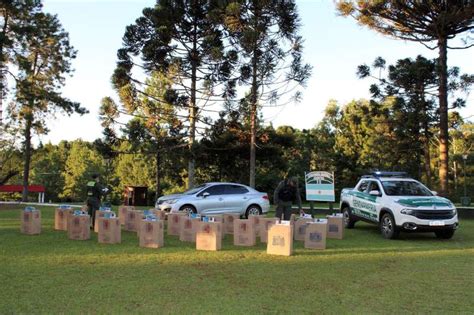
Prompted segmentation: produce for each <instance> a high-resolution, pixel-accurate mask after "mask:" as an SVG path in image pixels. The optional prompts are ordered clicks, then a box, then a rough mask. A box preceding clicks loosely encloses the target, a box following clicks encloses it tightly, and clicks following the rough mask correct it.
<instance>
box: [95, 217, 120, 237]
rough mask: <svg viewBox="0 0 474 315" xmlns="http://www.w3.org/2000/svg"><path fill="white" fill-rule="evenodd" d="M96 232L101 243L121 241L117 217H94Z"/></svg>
mask: <svg viewBox="0 0 474 315" xmlns="http://www.w3.org/2000/svg"><path fill="white" fill-rule="evenodd" d="M96 222H97V226H98V229H99V231H98V233H99V235H98V236H97V239H98V241H99V243H102V244H120V243H121V242H122V235H121V232H122V230H121V228H122V226H121V225H120V219H119V218H104V217H101V218H98V219H97V218H96Z"/></svg>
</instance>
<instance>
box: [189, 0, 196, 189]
mask: <svg viewBox="0 0 474 315" xmlns="http://www.w3.org/2000/svg"><path fill="white" fill-rule="evenodd" d="M193 5H195V3H193ZM196 30H197V24H196V22H195V23H194V37H193V50H192V52H191V103H190V104H189V141H188V148H189V160H188V189H191V188H193V187H194V173H195V167H196V165H195V164H196V163H195V159H194V140H195V138H196V112H197V107H196V81H197V75H196V72H197V34H196Z"/></svg>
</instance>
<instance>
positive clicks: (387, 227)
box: [380, 212, 400, 239]
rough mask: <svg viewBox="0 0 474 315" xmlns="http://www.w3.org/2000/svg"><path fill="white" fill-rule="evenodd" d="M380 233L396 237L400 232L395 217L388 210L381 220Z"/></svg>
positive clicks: (388, 236) (387, 236) (386, 236)
mask: <svg viewBox="0 0 474 315" xmlns="http://www.w3.org/2000/svg"><path fill="white" fill-rule="evenodd" d="M380 233H382V236H383V237H384V238H387V239H396V238H397V237H398V235H399V234H400V230H399V229H398V228H397V226H396V224H395V219H394V218H393V216H392V215H391V214H390V213H388V212H386V213H385V214H384V215H383V216H382V220H380Z"/></svg>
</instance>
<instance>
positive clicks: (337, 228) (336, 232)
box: [326, 213, 344, 240]
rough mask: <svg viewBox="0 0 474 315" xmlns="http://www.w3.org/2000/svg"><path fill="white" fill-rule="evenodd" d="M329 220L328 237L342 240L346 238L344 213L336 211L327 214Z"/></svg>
mask: <svg viewBox="0 0 474 315" xmlns="http://www.w3.org/2000/svg"><path fill="white" fill-rule="evenodd" d="M326 218H327V220H328V230H327V238H335V239H338V240H342V239H343V238H344V216H343V214H342V213H335V214H332V215H328V216H326Z"/></svg>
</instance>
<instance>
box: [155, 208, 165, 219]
mask: <svg viewBox="0 0 474 315" xmlns="http://www.w3.org/2000/svg"><path fill="white" fill-rule="evenodd" d="M153 213H154V214H155V216H156V218H157V219H158V220H160V221H165V220H166V211H162V210H158V209H153Z"/></svg>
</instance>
